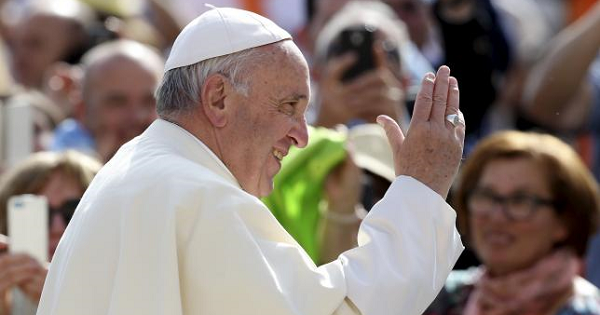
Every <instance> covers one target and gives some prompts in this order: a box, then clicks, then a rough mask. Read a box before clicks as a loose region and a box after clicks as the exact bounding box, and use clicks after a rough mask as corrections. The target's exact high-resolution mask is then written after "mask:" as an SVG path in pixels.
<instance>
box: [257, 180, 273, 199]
mask: <svg viewBox="0 0 600 315" xmlns="http://www.w3.org/2000/svg"><path fill="white" fill-rule="evenodd" d="M273 187H274V186H273V181H271V183H270V185H265V186H262V187H260V188H259V190H258V196H256V197H258V198H261V197H266V196H268V195H270V194H271V193H272V192H273Z"/></svg>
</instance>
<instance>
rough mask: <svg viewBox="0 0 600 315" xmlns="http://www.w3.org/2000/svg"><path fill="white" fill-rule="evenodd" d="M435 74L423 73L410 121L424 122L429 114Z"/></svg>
mask: <svg viewBox="0 0 600 315" xmlns="http://www.w3.org/2000/svg"><path fill="white" fill-rule="evenodd" d="M434 80H435V75H434V74H433V73H431V72H428V73H427V74H425V77H423V80H422V81H421V88H420V89H419V93H418V94H417V98H416V100H415V108H414V110H413V117H412V121H415V122H424V121H428V120H429V116H431V107H432V105H433V87H434Z"/></svg>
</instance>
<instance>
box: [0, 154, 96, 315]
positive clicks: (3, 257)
mask: <svg viewBox="0 0 600 315" xmlns="http://www.w3.org/2000/svg"><path fill="white" fill-rule="evenodd" d="M100 167H101V164H100V162H98V161H97V160H95V159H93V158H91V157H88V156H86V155H83V154H81V153H78V152H75V151H66V152H62V153H56V152H40V153H35V154H33V155H31V156H30V157H29V158H28V159H27V160H25V161H23V162H22V163H21V164H19V165H17V166H16V167H14V168H13V169H11V170H10V171H9V172H8V173H5V174H3V176H2V177H0V315H6V314H10V309H11V307H10V297H9V295H10V293H9V292H11V290H12V289H13V288H15V287H19V288H20V289H21V291H23V293H25V294H26V296H27V297H28V298H29V299H31V300H32V301H33V302H34V303H35V304H36V305H37V303H38V302H39V299H40V295H41V292H42V288H43V285H44V281H45V279H46V273H47V267H46V266H45V264H43V263H40V262H38V261H37V260H36V259H34V258H32V257H31V256H29V255H26V254H12V253H8V252H6V251H7V249H8V244H7V243H8V242H7V240H6V238H5V236H4V235H6V232H7V203H8V199H9V198H10V197H12V196H17V195H22V194H35V195H41V196H44V197H46V199H47V201H48V211H49V213H48V219H49V220H48V231H49V235H48V257H49V259H52V255H53V254H54V251H55V250H56V247H57V246H58V242H59V240H60V237H61V236H62V234H63V232H64V231H65V229H66V227H67V224H68V223H69V220H70V219H71V216H72V215H73V212H74V211H75V208H76V207H77V204H78V202H79V199H80V198H81V196H82V195H83V192H84V191H85V190H86V189H87V187H88V185H89V184H90V182H91V181H92V178H93V177H94V176H95V175H96V173H97V172H98V171H99V170H100Z"/></svg>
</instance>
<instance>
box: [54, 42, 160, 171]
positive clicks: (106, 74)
mask: <svg viewBox="0 0 600 315" xmlns="http://www.w3.org/2000/svg"><path fill="white" fill-rule="evenodd" d="M82 65H83V69H84V77H83V82H82V84H81V85H82V93H81V94H82V98H81V101H80V102H77V104H76V106H75V112H74V115H75V118H74V119H67V120H66V121H64V122H63V123H61V124H60V125H59V126H58V127H57V129H56V131H55V137H54V141H53V143H52V145H51V149H52V150H55V151H61V150H65V149H76V150H80V151H82V152H84V153H88V154H91V155H97V156H98V157H99V158H100V160H102V161H108V160H109V159H110V158H111V157H112V156H113V155H114V154H115V152H116V151H117V149H119V147H120V146H121V145H123V144H124V143H125V142H127V141H129V140H131V139H132V138H133V137H135V136H137V135H139V134H140V133H142V132H143V131H144V129H146V128H147V127H148V126H149V125H150V124H151V123H152V121H154V120H155V119H156V118H157V115H156V102H155V100H154V96H153V93H154V90H155V89H156V87H157V86H158V83H159V82H160V79H161V77H162V68H163V66H164V60H163V58H162V57H161V56H160V55H159V54H158V52H157V51H155V50H154V49H152V48H151V47H150V46H146V45H144V44H140V43H138V42H134V41H129V40H117V41H112V42H107V43H104V44H101V45H99V46H97V47H95V48H93V49H92V50H90V51H89V52H88V53H86V54H85V55H84V57H83V62H82Z"/></svg>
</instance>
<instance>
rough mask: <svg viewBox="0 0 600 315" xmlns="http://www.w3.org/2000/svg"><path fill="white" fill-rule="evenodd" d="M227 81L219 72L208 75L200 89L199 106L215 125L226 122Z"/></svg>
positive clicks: (218, 125) (228, 89)
mask: <svg viewBox="0 0 600 315" xmlns="http://www.w3.org/2000/svg"><path fill="white" fill-rule="evenodd" d="M230 90H231V89H230V88H229V81H228V80H227V79H226V78H225V77H223V76H222V75H220V74H213V75H210V76H209V77H208V78H207V79H206V81H205V82H204V85H203V86H202V90H201V92H200V93H201V95H200V99H201V104H202V105H201V107H202V110H203V111H204V114H205V115H206V117H207V118H208V120H209V121H210V122H211V123H212V124H213V125H214V126H215V127H224V126H225V125H226V124H227V109H228V108H227V107H226V106H225V98H226V96H227V95H228V94H229V92H230Z"/></svg>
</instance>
